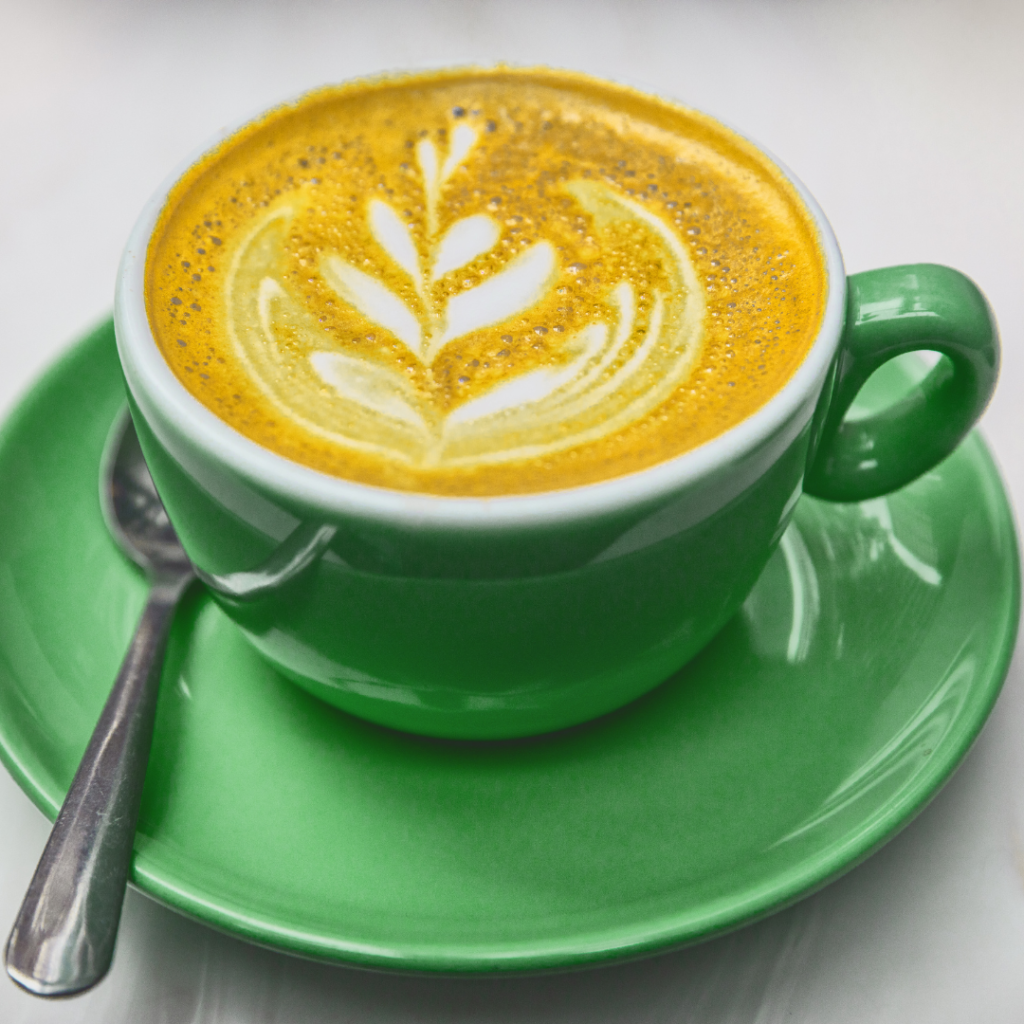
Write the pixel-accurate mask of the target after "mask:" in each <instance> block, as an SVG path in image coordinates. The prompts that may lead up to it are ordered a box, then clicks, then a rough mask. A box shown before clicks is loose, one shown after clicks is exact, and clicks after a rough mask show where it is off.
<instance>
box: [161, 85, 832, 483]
mask: <svg viewBox="0 0 1024 1024" xmlns="http://www.w3.org/2000/svg"><path fill="white" fill-rule="evenodd" d="M823 267H824V261H823V258H822V255H821V252H820V248H819V243H818V239H817V234H816V230H815V227H814V223H813V221H812V218H811V216H810V214H809V212H808V211H807V209H806V208H805V206H804V205H803V203H802V201H801V200H800V198H799V196H798V195H797V193H796V192H795V190H794V189H793V187H792V186H791V185H790V184H789V182H788V181H787V180H786V179H785V177H784V176H783V175H782V173H781V172H780V171H779V170H778V169H777V168H776V167H775V166H774V165H772V164H771V163H770V162H769V161H768V160H767V158H765V157H764V156H763V155H762V154H761V153H760V152H759V151H758V150H757V149H756V148H755V147H753V146H752V145H750V144H749V143H747V142H746V141H745V140H743V139H742V138H740V137H739V136H737V135H736V134H734V133H733V132H731V131H729V130H727V129H726V128H724V127H722V126H721V125H719V124H718V123H717V122H715V121H713V120H711V119H710V118H707V117H705V116H704V115H701V114H698V113H695V112H694V111H691V110H687V109H685V108H682V107H679V106H675V105H673V104H670V103H667V102H665V101H662V100H659V99H655V98H652V97H648V96H645V95H643V94H641V93H638V92H635V91H634V90H632V89H628V88H625V87H622V86H617V85H610V84H607V83H603V82H600V81H597V80H594V79H591V78H589V77H586V76H583V75H579V74H572V73H567V72H556V71H549V70H544V69H509V68H503V67H499V68H493V69H485V70H481V69H466V70H455V71H444V72H431V73H425V74H416V75H408V76H400V77H387V78H381V79H376V80H366V81H361V82H356V83H350V84H347V85H342V86H339V87H334V88H327V89H322V90H319V91H317V92H313V93H310V94H308V95H306V96H304V97H303V98H301V99H300V100H298V101H297V102H295V103H293V104H291V105H287V106H283V107H279V108H277V109H275V110H272V111H271V112H270V113H268V114H266V115H265V116H263V117H262V118H260V119H259V120H257V121H255V122H253V123H251V124H249V125H247V126H246V127H244V128H242V129H241V130H240V131H238V132H237V133H235V134H234V135H233V136H231V137H230V138H229V139H228V140H227V141H226V142H224V143H223V144H221V145H220V146H219V147H218V148H216V149H215V150H213V151H212V152H210V153H208V154H207V155H206V156H205V157H203V158H202V159H201V160H200V161H199V162H198V163H197V164H196V165H195V166H194V167H193V168H192V169H191V170H190V171H188V172H187V173H186V174H185V176H184V177H183V178H182V179H181V180H180V181H179V182H178V183H177V185H176V186H175V187H174V188H173V189H172V191H171V194H170V198H169V200H168V202H167V205H166V207H165V209H164V211H163V212H162V214H161V217H160V220H159V222H158V225H157V228H156V230H155V232H154V234H153V237H152V241H151V243H150V247H149V251H148V255H147V264H146V303H147V310H148V315H149V320H150V323H151V325H152V327H153V331H154V335H155V337H156V339H157V343H158V344H159V346H160V349H161V351H162V352H163V354H164V357H165V358H166V360H167V362H168V364H169V365H170V367H171V368H172V370H173V371H174V373H175V374H176V375H177V377H178V378H179V379H180V380H181V381H182V383H183V384H184V385H185V387H186V388H187V389H188V390H189V391H190V392H191V393H192V394H193V395H194V396H195V397H196V398H197V399H198V400H199V401H200V402H202V403H203V404H204V405H205V406H207V407H208V408H209V409H211V410H212V411H213V412H214V413H215V414H216V415H217V416H219V417H220V418H221V419H223V420H224V421H225V422H226V423H228V424H230V425H231V426H232V427H233V428H235V429H236V430H238V431H239V432H241V433H242V434H244V435H245V436H247V437H249V438H251V439H252V440H253V441H255V442H257V443H258V444H260V445H263V446H264V447H266V448H269V449H271V450H273V451H275V452H277V453H279V454H281V455H283V456H285V457H287V458H289V459H292V460H294V461H296V462H299V463H303V464H305V465H307V466H311V467H313V468H314V469H317V470H321V471H323V472H325V473H330V474H334V475H336V476H339V477H343V478H346V479H349V480H354V481H360V482H363V483H367V484H373V485H377V486H382V487H388V488H393V489H400V490H408V491H420V492H426V493H432V494H442V495H501V494H520V493H529V492H539V491H550V490H556V489H560V488H565V487H571V486H576V485H580V484H586V483H593V482H596V481H600V480H606V479H609V478H612V477H616V476H620V475H622V474H626V473H631V472H635V471H636V470H640V469H643V468H645V467H648V466H651V465H654V464H656V463H659V462H662V461H664V460H666V459H670V458H672V457H674V456H676V455H679V454H681V453H683V452H686V451H688V450H690V449H692V448H694V447H696V446H698V445H700V444H702V443H704V442H706V441H708V440H710V439H711V438H714V437H716V436H717V435H719V434H721V433H723V432H724V431H726V430H728V429H729V428H730V427H732V426H734V425H735V424H737V423H739V422H740V421H741V420H743V419H744V418H745V417H746V416H748V415H750V414H751V413H752V412H753V411H755V410H756V409H758V408H759V407H760V406H762V405H763V404H764V403H765V402H766V401H768V400H769V399H770V398H771V397H772V396H773V395H774V394H776V393H777V392H778V391H779V390H780V388H782V386H783V385H784V384H785V383H786V381H787V380H788V379H789V378H790V377H791V376H792V374H793V372H794V371H795V370H796V368H797V367H798V366H799V365H800V363H801V361H802V360H803V358H804V356H805V355H806V353H807V351H808V349H809V347H810V346H811V344H812V342H813V340H814V338H815V335H816V333H817V331H818V327H819V325H820V321H821V317H822V312H823V305H824V299H825V289H826V282H825V273H824V269H823Z"/></svg>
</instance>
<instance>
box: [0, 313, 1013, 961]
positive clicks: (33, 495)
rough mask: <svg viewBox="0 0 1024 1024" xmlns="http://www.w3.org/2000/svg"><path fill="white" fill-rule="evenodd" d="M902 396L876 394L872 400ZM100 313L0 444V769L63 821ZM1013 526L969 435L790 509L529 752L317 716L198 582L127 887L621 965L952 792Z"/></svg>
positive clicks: (375, 952) (521, 955) (110, 578)
mask: <svg viewBox="0 0 1024 1024" xmlns="http://www.w3.org/2000/svg"><path fill="white" fill-rule="evenodd" d="M906 390H907V388H906V382H905V381H904V379H903V377H901V371H900V368H899V367H898V366H895V365H892V364H890V367H889V368H887V369H886V370H884V371H883V373H882V374H880V375H878V376H876V378H875V379H874V380H872V381H871V382H870V383H869V384H868V388H867V393H865V394H862V396H861V405H862V408H861V409H860V413H861V414H870V412H871V408H872V404H874V405H875V406H880V405H882V404H885V403H886V402H888V401H890V400H891V399H892V398H893V397H894V395H896V394H897V393H899V392H901V391H902V392H905V391H906ZM122 400H123V390H122V383H121V377H120V374H119V370H118V364H117V359H116V356H115V353H114V350H113V344H112V340H111V336H110V331H109V328H106V329H101V330H100V331H99V332H97V333H96V334H94V335H93V336H92V337H91V338H89V339H87V340H86V341H85V342H84V343H83V344H82V345H81V346H79V347H78V348H77V349H75V350H74V351H72V352H71V353H70V354H69V355H68V356H67V357H66V358H65V359H64V360H63V362H62V363H61V364H59V365H58V366H57V367H56V368H55V369H54V370H53V371H52V372H51V373H50V374H49V375H48V377H47V378H46V379H45V380H44V381H43V382H42V383H41V384H40V385H39V386H38V387H37V388H36V389H35V390H34V391H33V392H32V393H31V394H30V395H29V396H28V398H27V399H26V400H25V401H24V402H23V403H22V405H21V406H20V407H19V408H18V410H17V411H16V412H15V414H14V415H13V416H12V417H11V419H10V420H9V421H8V423H7V425H6V427H5V428H4V430H3V432H2V434H0V752H2V754H3V758H4V760H5V762H6V764H7V766H8V768H9V769H10V770H11V772H12V773H13V774H14V776H15V777H16V778H17V779H18V781H19V783H20V784H21V785H22V786H23V787H24V789H25V790H26V792H28V793H29V795H30V796H31V797H32V799H33V800H35V802H36V803H37V804H38V805H39V806H40V807H41V808H42V809H43V810H44V811H45V812H46V813H47V814H49V815H50V816H51V817H52V816H53V815H54V814H55V813H56V809H57V807H58V805H59V804H60V802H61V800H62V798H63V796H64V793H65V791H66V789H67V786H68V784H69V782H70V780H71V778H72V775H73V773H74V770H75V768H76V766H77V763H78V759H79V758H80V756H81V753H82V751H83V749H84V747H85V744H86V741H87V739H88V736H89V734H90V731H91V729H92V727H93V724H94V722H95V719H96V717H97V715H98V713H99V710H100V707H101V705H102V703H103V700H104V698H105V696H106V694H107V692H108V690H109V687H110V684H111V680H112V679H113V678H114V674H115V672H116V670H117V665H118V662H119V659H120V657H121V653H122V652H123V650H124V647H125V645H126V643H127V641H128V637H129V635H130V633H131V630H132V628H133V625H134V622H135V619H136V616H137V615H138V612H139V610H140V609H141V607H142V603H143V597H144V589H145V587H144V582H143V580H142V578H141V577H140V576H139V574H138V573H137V572H136V570H135V569H134V568H133V567H132V566H130V565H129V564H127V563H126V561H125V560H124V559H123V558H122V557H121V556H120V554H119V553H118V551H117V549H116V547H115V545H114V542H113V541H112V540H111V539H110V538H109V537H108V535H107V533H106V531H105V529H104V526H103V523H102V520H101V517H100V511H99V504H98V500H97V472H98V464H99V456H100V451H101V448H102V445H103V440H104V437H105V435H106V432H107V430H108V428H109V425H110V422H111V420H112V419H113V417H114V415H115V412H116V410H117V408H118V406H119V405H120V403H121V402H122ZM1018 613H1019V569H1018V555H1017V547H1016V540H1015V535H1014V527H1013V522H1012V517H1011V514H1010V511H1009V508H1008V506H1007V502H1006V497H1005V494H1004V492H1003V490H1002V487H1001V485H1000V482H999V478H998V475H997V473H996V471H995V469H994V467H993V465H992V462H991V459H990V457H989V456H988V454H987V452H986V450H985V448H984V445H983V444H982V442H981V441H980V440H979V439H978V438H977V437H976V436H974V437H970V438H968V439H967V440H966V442H965V443H964V444H963V445H962V446H961V447H960V449H959V450H958V451H957V452H956V454H954V455H953V456H952V457H951V458H949V459H948V460H946V461H945V462H943V463H942V464H941V465H940V466H938V467H937V468H936V469H934V470H932V471H931V472H929V473H927V474H926V475H925V476H924V477H923V478H922V479H921V480H919V481H918V482H916V483H915V484H913V485H911V486H910V487H908V488H906V489H904V490H902V491H900V492H899V493H897V494H894V495H891V496H890V497H888V498H880V499H877V500H873V501H868V502H864V503H862V504H859V505H838V504H828V503H825V502H819V501H815V500H811V499H806V498H805V499H803V500H802V501H801V502H800V503H799V504H798V506H797V509H796V513H795V515H794V518H793V523H792V525H791V526H790V528H789V530H788V531H787V532H786V534H785V536H784V537H783V539H782V542H781V544H780V545H779V546H778V549H777V551H776V553H775V554H774V555H773V556H772V558H771V560H770V561H769V563H768V565H767V567H766V568H765V570H764V572H763V574H762V575H761V577H760V580H759V581H758V583H757V585H756V586H755V588H754V589H753V591H752V593H751V594H750V596H749V598H748V599H747V600H746V601H745V602H744V604H743V606H742V608H741V609H740V611H739V613H738V614H737V615H736V616H735V617H734V618H733V619H732V620H731V621H730V622H729V623H728V624H727V625H726V626H725V628H724V629H723V630H722V631H721V633H720V634H719V635H718V636H717V637H716V638H715V639H714V640H713V641H712V642H711V644H710V645H709V646H708V647H707V648H706V649H705V650H704V651H703V652H702V653H701V654H700V655H699V656H698V657H697V658H696V659H695V660H694V661H693V662H691V663H690V664H689V665H688V666H687V668H686V669H685V670H684V671H683V672H681V673H679V674H678V675H677V676H675V677H673V678H672V679H670V680H669V681H668V682H667V683H665V684H664V685H663V686H661V687H658V688H657V689H656V690H654V691H653V692H652V693H650V694H649V695H648V696H646V697H644V698H642V699H641V700H639V701H637V702H635V703H633V704H631V705H630V706H629V707H628V708H626V709H624V710H622V711H619V712H616V713H615V714H612V715H610V716H607V717H605V718H603V719H601V720H599V721H595V722H592V723H590V724H588V725H586V726H582V727H578V728H576V729H573V730H570V731H567V732H564V733H560V734H557V735H552V736H547V737H542V738H539V739H532V740H525V741H514V742H505V743H491V744H470V743H458V742H442V741H437V740H429V739H422V738H416V737H412V736H408V735H404V734H400V733H396V732H391V731H389V730H386V729H382V728H379V727H376V726H373V725H370V724H368V723H366V722H364V721H361V720H359V719H357V718H353V717H349V716H348V715H346V714H343V713H341V712H338V711H334V710H332V709H331V708H329V707H327V706H326V705H325V704H323V703H322V702H320V701H318V700H315V699H314V698H312V697H310V696H309V695H308V694H306V693H305V692H304V691H303V690H301V689H299V688H297V687H294V686H292V685H291V684H290V683H288V682H286V681H285V680H284V679H282V677H281V676H279V675H278V674H277V673H276V672H275V671H274V670H273V669H271V668H270V667H269V666H268V664H267V663H266V662H265V661H264V660H263V659H262V658H261V657H259V656H258V655H257V654H256V653H255V651H254V650H253V649H252V647H251V646H250V645H249V644H248V643H247V642H246V641H245V640H244V639H243V637H242V636H241V634H240V632H239V630H238V629H237V628H236V627H235V626H234V625H233V623H232V622H231V621H230V620H229V619H228V618H227V617H226V616H225V615H224V613H223V612H222V611H221V609H220V608H219V607H218V606H217V605H215V604H214V603H213V602H211V601H210V600H209V599H208V598H207V597H206V596H205V595H203V594H202V593H196V594H195V595H194V597H193V599H192V600H191V602H190V603H189V604H188V605H187V606H186V607H185V609H184V614H182V616H181V618H180V620H179V621H178V623H177V624H176V628H175V633H174V636H173V638H172V643H171V650H170V657H169V661H168V664H167V668H166V672H165V676H164V683H163V690H162V693H161V703H160V709H159V716H158V721H157V730H156V739H155V744H154V748H153V755H152V761H151V764H150V769H149V774H148V776H147V780H146V791H145V796H144V802H143V807H142V812H141V816H140V821H139V833H138V837H137V840H136V860H135V865H134V880H135V882H136V883H137V884H138V885H139V886H140V887H141V888H143V889H144V890H145V891H146V892H148V893H150V894H152V895H154V896H156V897H157V898H159V899H162V900H164V901H165V902H167V903H168V904H170V905H172V906H174V907H177V908H179V909H181V910H183V911H185V912H187V913H190V914H193V915H195V916H197V917H199V918H201V919H203V920H205V921H208V922H210V923H212V924H214V925H216V926H218V927H222V928H226V929H229V930H231V931H234V932H236V933H238V934H240V935H243V936H246V937H248V938H251V939H255V940H257V941H260V942H264V943H270V944H273V945H277V946H280V947H283V948H285V949H288V950H291V951H293V952H297V953H303V954H308V955H313V956H319V957H325V958H329V959H341V960H348V961H355V962H360V963H364V964H370V965H376V966H386V967H396V968H406V969H429V970H458V971H478V970H516V969H529V968H540V967H554V966H568V965H572V964H579V963H585V962H593V961H596V960H601V959H605V958H610V957H615V956H621V955H630V954H639V953H642V952H645V951H649V950H653V949H657V948H661V947H664V946H666V945H671V944H675V943H682V942H687V941H692V940H695V939H699V938H703V937H706V936H709V935H711V934H713V933H715V932H717V931H720V930H722V929H725V928H729V927H733V926H736V925H738V924H740V923H742V922H744V921H748V920H750V919H752V918H754V917H756V916H758V915H761V914H765V913H769V912H770V911H772V910H774V909H777V908H778V907H780V906H782V905H784V904H785V903H787V902H789V901H791V900H793V899H796V898H797V897H799V896H801V895H803V894H806V893H807V892H809V891H810V890H811V889H813V888H815V887H816V886H819V885H821V884H823V883H824V882H826V881H827V880H829V879H830V878H832V877H833V876H834V875H836V874H837V873H838V872H841V871H842V870H844V869H846V868H849V867H850V866H851V865H852V864H854V863H855V862H856V861H857V860H859V859H860V858H862V857H863V856H865V855H866V854H867V853H869V852H870V851H871V850H872V849H874V848H875V847H876V846H877V845H878V844H879V843H881V842H883V841H884V840H885V839H887V838H889V837H890V836H891V835H892V834H893V833H894V832H895V831H896V830H897V829H898V828H899V827H900V826H901V825H903V824H904V823H905V822H906V821H907V820H908V819H909V818H910V817H911V816H912V815H913V814H914V813H915V812H916V811H917V810H919V809H920V808H921V807H922V806H923V804H924V803H925V802H926V801H927V800H928V798H929V797H930V796H932V795H933V794H934V792H935V791H936V789H937V788H938V787H939V786H940V785H941V784H942V782H943V781H945V779H946V778H948V776H949V774H950V772H951V771H952V770H953V768H954V767H955V766H956V764H957V763H958V762H959V761H960V759H961V758H962V756H963V755H964V753H965V752H966V750H967V748H968V747H969V745H970V743H971V741H972V740H973V739H974V737H975V736H976V734H977V732H978V730H979V729H980V728H981V725H982V723H983V722H984V720H985V717H986V715H987V714H988V712H989V710H990V708H991V706H992V702H993V701H994V699H995V697H996V695H997V693H998V691H999V687H1000V684H1001V682H1002V678H1003V674H1004V672H1005V669H1006V666H1007V663H1008V660H1009V657H1010V653H1011V650H1012V647H1013V641H1014V637H1015V634H1016V629H1017V621H1018Z"/></svg>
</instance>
